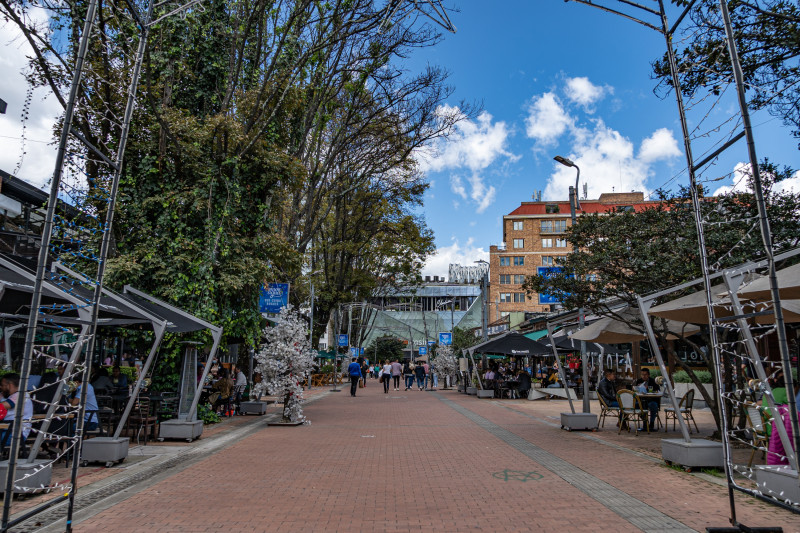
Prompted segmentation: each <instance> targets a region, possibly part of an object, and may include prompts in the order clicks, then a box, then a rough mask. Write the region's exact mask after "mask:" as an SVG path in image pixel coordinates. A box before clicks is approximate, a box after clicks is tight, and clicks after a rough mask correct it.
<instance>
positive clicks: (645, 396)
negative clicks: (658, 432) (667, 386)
mask: <svg viewBox="0 0 800 533" xmlns="http://www.w3.org/2000/svg"><path fill="white" fill-rule="evenodd" d="M634 394H635V395H636V396H638V397H639V398H641V400H642V407H643V408H644V409H645V410H646V411H647V412H648V417H649V413H650V409H649V404H650V402H655V403H656V404H658V409H657V411H656V418H657V419H658V421H659V422H660V421H661V417H660V416H659V414H658V411H661V398H663V397H664V393H663V392H636V391H634ZM647 422H648V424H649V423H650V419H649V418H648V420H647ZM652 430H653V428H650V431H652Z"/></svg>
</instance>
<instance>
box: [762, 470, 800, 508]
mask: <svg viewBox="0 0 800 533" xmlns="http://www.w3.org/2000/svg"><path fill="white" fill-rule="evenodd" d="M753 470H755V472H756V481H757V482H758V484H759V485H760V486H763V487H764V488H762V489H761V492H763V493H764V494H769V495H772V496H776V497H777V498H778V499H780V500H791V501H793V502H796V501H800V487H798V484H797V471H796V470H792V469H791V468H789V467H788V466H782V465H757V466H754V467H753Z"/></svg>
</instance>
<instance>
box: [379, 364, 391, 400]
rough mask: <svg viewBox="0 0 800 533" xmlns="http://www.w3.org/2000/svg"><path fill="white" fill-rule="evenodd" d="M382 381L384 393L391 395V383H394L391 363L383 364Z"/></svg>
mask: <svg viewBox="0 0 800 533" xmlns="http://www.w3.org/2000/svg"><path fill="white" fill-rule="evenodd" d="M381 379H382V380H383V393H384V394H389V383H391V381H392V365H391V364H390V363H389V361H384V362H383V369H382V370H381Z"/></svg>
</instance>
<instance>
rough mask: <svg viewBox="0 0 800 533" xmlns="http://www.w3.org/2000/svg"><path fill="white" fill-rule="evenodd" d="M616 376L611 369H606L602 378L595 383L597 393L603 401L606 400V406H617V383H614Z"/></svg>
mask: <svg viewBox="0 0 800 533" xmlns="http://www.w3.org/2000/svg"><path fill="white" fill-rule="evenodd" d="M616 378H617V375H616V374H615V373H614V371H613V370H606V371H605V376H603V379H601V380H600V383H598V384H597V394H599V395H600V397H601V398H603V401H604V402H606V405H607V406H608V407H617V408H618V407H619V402H618V401H617V385H616V383H614V380H615V379H616Z"/></svg>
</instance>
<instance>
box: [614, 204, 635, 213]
mask: <svg viewBox="0 0 800 533" xmlns="http://www.w3.org/2000/svg"><path fill="white" fill-rule="evenodd" d="M617 211H619V212H624V211H633V206H632V205H618V206H617Z"/></svg>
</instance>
